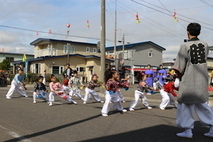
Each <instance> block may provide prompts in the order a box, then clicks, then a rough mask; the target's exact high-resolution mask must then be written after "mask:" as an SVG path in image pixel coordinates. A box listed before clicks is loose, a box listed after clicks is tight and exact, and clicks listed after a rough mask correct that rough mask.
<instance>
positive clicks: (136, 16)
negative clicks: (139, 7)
mask: <svg viewBox="0 0 213 142" xmlns="http://www.w3.org/2000/svg"><path fill="white" fill-rule="evenodd" d="M135 20H136V23H140V22H141V21H140V19H139V16H138V13H137V14H136V15H135Z"/></svg>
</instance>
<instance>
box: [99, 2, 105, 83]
mask: <svg viewBox="0 0 213 142" xmlns="http://www.w3.org/2000/svg"><path fill="white" fill-rule="evenodd" d="M105 12H106V1H105V0H101V42H100V43H101V45H100V49H101V78H100V80H101V81H103V82H104V81H105V76H104V73H105V64H106V63H105V44H106V43H105V42H106V27H105V26H106V21H105V20H106V19H105Z"/></svg>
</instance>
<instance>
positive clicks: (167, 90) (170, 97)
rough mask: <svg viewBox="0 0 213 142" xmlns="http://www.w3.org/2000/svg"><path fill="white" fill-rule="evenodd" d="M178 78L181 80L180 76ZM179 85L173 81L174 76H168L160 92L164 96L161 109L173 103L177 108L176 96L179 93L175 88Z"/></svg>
mask: <svg viewBox="0 0 213 142" xmlns="http://www.w3.org/2000/svg"><path fill="white" fill-rule="evenodd" d="M176 80H179V79H178V78H177V79H176ZM177 87H178V85H177V83H176V85H175V84H174V82H173V78H171V77H166V78H165V82H164V85H163V87H162V88H161V90H160V94H161V97H162V101H161V104H160V105H159V107H160V109H161V110H165V108H166V107H167V106H168V105H173V106H174V107H175V108H177V105H176V102H175V98H174V97H177V96H178V95H177V94H176V93H175V92H174V90H175V89H176V88H177Z"/></svg>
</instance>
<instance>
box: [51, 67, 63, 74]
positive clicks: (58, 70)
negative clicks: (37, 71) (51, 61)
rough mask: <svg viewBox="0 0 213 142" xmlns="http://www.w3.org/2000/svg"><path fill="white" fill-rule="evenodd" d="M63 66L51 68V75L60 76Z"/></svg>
mask: <svg viewBox="0 0 213 142" xmlns="http://www.w3.org/2000/svg"><path fill="white" fill-rule="evenodd" d="M63 69H64V67H63V66H52V74H62V72H63Z"/></svg>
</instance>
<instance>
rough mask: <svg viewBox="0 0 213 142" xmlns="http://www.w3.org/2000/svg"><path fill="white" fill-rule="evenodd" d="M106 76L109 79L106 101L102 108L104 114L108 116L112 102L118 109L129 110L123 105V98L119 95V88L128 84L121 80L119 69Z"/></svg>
mask: <svg viewBox="0 0 213 142" xmlns="http://www.w3.org/2000/svg"><path fill="white" fill-rule="evenodd" d="M106 78H107V79H108V81H107V83H106V91H105V103H104V105H103V108H102V110H101V113H102V115H103V116H108V112H109V110H110V106H111V103H113V107H114V108H115V109H117V110H118V111H122V112H127V110H126V109H123V107H122V105H121V98H120V97H119V92H118V90H119V89H120V87H124V88H127V87H128V85H127V84H126V83H125V82H120V81H119V75H118V72H117V71H113V70H112V71H111V73H109V74H108V76H106ZM110 102H111V103H110Z"/></svg>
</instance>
